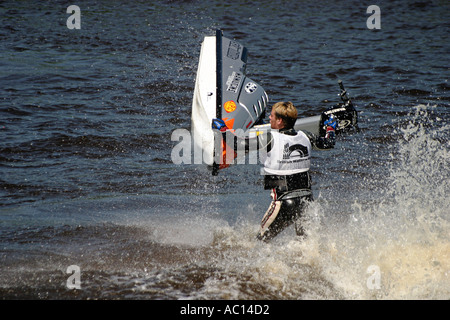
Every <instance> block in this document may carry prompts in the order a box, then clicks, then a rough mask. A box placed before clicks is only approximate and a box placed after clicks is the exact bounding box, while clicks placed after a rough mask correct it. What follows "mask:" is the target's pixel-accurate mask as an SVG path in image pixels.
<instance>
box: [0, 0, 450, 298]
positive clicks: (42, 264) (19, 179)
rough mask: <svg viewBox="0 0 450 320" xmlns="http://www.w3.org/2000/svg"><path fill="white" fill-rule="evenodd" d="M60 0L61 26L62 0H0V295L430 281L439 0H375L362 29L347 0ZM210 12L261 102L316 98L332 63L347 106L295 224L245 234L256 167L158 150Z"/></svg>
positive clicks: (437, 183) (259, 210) (181, 294)
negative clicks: (349, 125) (296, 228)
mask: <svg viewBox="0 0 450 320" xmlns="http://www.w3.org/2000/svg"><path fill="white" fill-rule="evenodd" d="M70 4H75V5H78V6H79V7H80V10H81V29H79V30H77V29H73V30H70V29H68V28H67V26H66V20H67V19H68V17H69V16H70V14H67V13H66V9H67V7H68V6H69V4H68V3H67V2H66V1H44V2H40V3H39V4H36V3H35V2H34V1H3V2H2V3H0V17H1V29H0V40H1V42H0V46H1V48H0V52H1V54H0V57H1V59H0V70H1V71H0V84H1V85H0V92H1V94H0V217H1V222H0V261H1V264H0V296H1V297H2V298H3V299H12V298H20V299H25V298H31V299H112V298H114V299H190V298H192V299H385V298H388V299H410V298H419V299H448V298H449V297H450V279H449V275H448V274H449V269H450V264H449V263H450V256H449V252H450V237H449V234H450V232H449V231H450V225H449V222H450V221H449V215H448V207H449V206H450V203H449V197H448V194H449V191H450V190H449V187H448V183H447V181H448V178H449V169H448V164H449V158H450V157H449V139H448V136H449V127H450V123H449V120H448V119H449V115H450V102H449V101H450V94H449V88H450V85H449V83H448V78H449V67H450V65H449V52H450V45H449V43H450V41H449V27H450V24H449V23H448V21H450V5H449V4H448V2H447V1H416V2H414V1H378V2H377V3H376V5H378V6H379V7H380V9H381V29H379V30H370V29H368V28H367V25H366V21H367V19H368V18H369V17H370V14H368V13H366V10H367V7H368V6H369V5H371V4H375V3H370V2H367V3H361V2H360V1H344V2H339V3H338V2H335V1H281V2H274V1H259V2H256V3H255V2H241V1H239V2H238V1H227V2H223V1H207V2H206V1H205V2H203V1H133V2H130V1H95V2H94V1H80V2H77V3H70ZM217 28H221V29H222V30H223V32H224V35H225V36H226V37H228V38H233V39H236V40H237V41H239V42H240V43H242V44H243V45H245V46H246V47H247V48H248V51H249V58H248V66H247V73H248V76H249V77H251V78H252V79H254V80H255V81H257V82H258V83H260V84H261V85H262V86H263V87H264V89H265V90H266V91H267V93H268V95H269V98H270V102H271V103H274V102H276V101H279V100H291V101H293V102H294V104H296V105H297V107H298V110H299V116H301V117H303V116H312V115H318V114H320V112H321V111H323V110H324V109H325V108H327V107H328V106H330V105H333V104H335V103H336V102H338V96H337V93H338V89H339V88H338V85H337V81H338V79H342V80H343V82H344V84H345V85H346V87H347V89H348V91H349V93H350V95H351V97H352V98H353V99H354V103H355V104H356V107H357V109H358V110H359V118H360V128H361V131H360V132H359V133H357V134H352V135H349V136H345V137H341V138H340V139H339V141H338V143H337V146H336V148H335V149H334V150H332V151H329V152H322V153H321V152H316V153H315V154H314V156H313V167H312V172H313V182H314V185H313V188H314V196H315V198H316V202H315V203H314V205H313V206H311V208H310V209H309V211H308V212H307V213H306V215H305V226H306V229H307V233H308V238H307V239H306V240H305V241H303V242H299V241H298V240H296V239H295V236H294V233H293V230H287V231H286V232H285V233H283V234H282V235H280V236H279V237H278V238H277V239H276V240H275V241H274V242H273V243H270V244H261V243H258V242H257V241H256V240H255V234H256V232H257V230H258V224H259V221H260V219H261V217H262V215H263V213H264V212H265V210H266V209H267V206H268V205H269V202H270V198H269V194H268V192H267V191H264V190H263V188H262V184H261V182H262V179H261V176H260V175H259V166H258V165H246V166H245V165H244V166H234V167H231V168H228V169H226V170H225V171H223V172H221V173H220V174H219V175H218V176H217V177H213V176H211V175H210V172H209V171H208V170H207V169H206V168H205V167H204V166H202V165H175V164H173V162H172V160H171V151H172V148H173V147H174V145H175V144H176V142H173V141H171V134H172V132H173V131H174V130H175V129H178V128H185V129H190V112H191V104H192V96H193V89H194V84H195V75H196V71H197V63H198V55H199V52H200V45H201V42H202V40H203V37H204V36H206V35H213V34H214V31H215V29H217ZM71 265H76V266H79V268H80V271H81V277H80V282H81V287H80V288H79V289H69V288H68V286H67V279H68V278H69V276H70V274H69V273H66V271H67V268H68V267H69V266H71ZM371 266H376V267H378V269H377V270H379V273H378V275H379V278H378V279H379V286H375V287H374V286H371V285H369V284H368V279H369V278H370V277H371V273H370V272H368V270H372V269H370V268H369V267H371ZM370 279H372V278H370Z"/></svg>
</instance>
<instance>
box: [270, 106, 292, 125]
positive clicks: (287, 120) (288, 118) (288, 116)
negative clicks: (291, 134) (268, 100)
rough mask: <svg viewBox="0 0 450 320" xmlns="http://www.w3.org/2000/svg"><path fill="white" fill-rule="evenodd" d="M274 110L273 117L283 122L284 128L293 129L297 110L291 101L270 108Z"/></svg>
mask: <svg viewBox="0 0 450 320" xmlns="http://www.w3.org/2000/svg"><path fill="white" fill-rule="evenodd" d="M272 109H273V110H275V116H276V117H277V118H281V119H282V120H283V124H284V127H285V128H287V129H290V128H293V127H294V124H295V121H296V120H297V108H296V107H295V106H294V104H293V103H292V102H291V101H287V102H285V101H280V102H277V103H275V104H274V105H273V106H272Z"/></svg>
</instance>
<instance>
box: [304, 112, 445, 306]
mask: <svg viewBox="0 0 450 320" xmlns="http://www.w3.org/2000/svg"><path fill="white" fill-rule="evenodd" d="M433 111H434V108H433V107H429V106H423V105H419V106H416V107H415V110H414V112H413V113H412V114H410V120H409V122H408V123H407V124H406V126H403V127H402V126H400V127H399V129H398V130H397V132H396V133H397V134H398V135H400V139H399V140H398V141H399V142H398V144H397V145H395V150H394V151H393V153H392V154H391V158H392V161H391V163H390V165H389V166H390V169H389V176H388V177H387V179H386V184H385V190H383V192H381V191H380V192H379V194H376V193H374V194H372V199H370V201H367V200H365V201H362V200H360V199H358V198H355V199H353V204H352V205H351V206H350V208H349V214H348V215H345V217H341V219H331V220H328V219H325V217H324V216H323V212H326V211H327V210H329V209H330V208H329V206H330V205H331V204H330V203H328V202H327V201H325V200H323V201H321V202H319V203H317V204H315V206H314V208H313V209H312V210H311V211H310V212H309V221H308V224H309V226H308V227H309V230H310V234H311V237H310V238H309V240H308V242H309V243H308V246H309V252H307V253H306V256H309V259H310V260H311V261H310V263H312V262H315V263H317V264H318V265H319V266H320V268H321V269H322V272H323V275H324V276H325V277H326V278H327V279H329V280H330V281H331V282H332V283H333V284H334V285H335V286H336V287H338V288H340V290H342V292H343V295H344V296H345V297H346V298H348V299H448V298H449V297H450V224H449V217H448V208H449V206H450V202H449V198H448V194H449V191H450V190H449V185H448V183H447V182H446V180H448V173H449V170H448V162H449V152H448V150H449V141H448V138H447V137H448V134H449V125H448V123H446V122H445V121H443V120H442V119H440V118H439V117H435V116H434V112H433ZM374 268H375V270H377V272H378V273H377V274H374V273H373V270H374ZM374 276H376V277H377V278H376V279H375V280H377V281H378V283H375V284H377V285H374V283H373V282H372V283H371V282H370V281H373V280H374Z"/></svg>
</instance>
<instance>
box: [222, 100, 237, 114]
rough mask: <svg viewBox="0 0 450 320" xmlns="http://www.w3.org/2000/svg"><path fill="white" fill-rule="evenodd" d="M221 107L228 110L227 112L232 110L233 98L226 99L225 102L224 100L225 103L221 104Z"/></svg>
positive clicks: (234, 106)
mask: <svg viewBox="0 0 450 320" xmlns="http://www.w3.org/2000/svg"><path fill="white" fill-rule="evenodd" d="M223 108H224V109H225V111H226V112H228V113H230V112H233V111H234V110H236V103H234V101H233V100H230V101H227V102H225V104H224V105H223Z"/></svg>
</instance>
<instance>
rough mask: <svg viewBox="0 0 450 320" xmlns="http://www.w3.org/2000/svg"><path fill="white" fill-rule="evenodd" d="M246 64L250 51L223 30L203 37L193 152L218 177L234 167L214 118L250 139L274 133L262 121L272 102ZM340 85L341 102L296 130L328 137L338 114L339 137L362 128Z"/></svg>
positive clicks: (302, 121)
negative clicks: (198, 153)
mask: <svg viewBox="0 0 450 320" xmlns="http://www.w3.org/2000/svg"><path fill="white" fill-rule="evenodd" d="M246 65H247V49H246V48H245V47H244V46H242V45H241V44H239V43H238V42H236V41H234V40H230V39H228V38H226V37H224V36H223V34H222V31H221V30H216V34H215V36H206V37H205V38H204V40H203V43H202V46H201V51H200V58H199V64H198V70H197V76H196V81H195V89H194V98H193V103H192V116H191V134H192V137H193V143H194V148H196V150H201V154H202V161H203V163H205V164H206V165H208V166H210V167H211V168H212V173H213V174H214V175H215V174H217V172H218V170H219V169H222V168H225V167H227V166H229V164H227V161H224V159H225V157H226V154H225V153H226V149H227V148H226V146H225V142H224V141H223V139H222V138H221V136H220V134H217V132H215V131H214V130H213V129H212V126H211V124H212V121H213V119H222V120H223V121H224V122H225V124H226V126H227V128H228V129H229V130H230V131H231V132H238V133H239V134H242V133H243V134H245V135H248V136H249V137H252V136H255V135H257V134H259V133H262V132H264V131H268V130H270V124H268V123H267V124H264V123H263V120H264V117H265V110H266V107H267V104H268V102H269V98H268V96H267V94H266V92H265V91H264V89H263V88H262V87H261V86H260V85H259V84H257V83H256V82H255V81H253V80H252V79H250V78H248V77H247V76H246ZM339 85H340V87H341V94H340V96H341V99H342V101H343V103H342V104H340V105H337V106H333V107H331V108H329V109H328V110H327V111H325V112H323V113H322V114H321V115H317V116H313V117H306V118H299V119H297V121H296V123H295V126H294V128H295V129H296V130H305V131H309V132H311V133H313V134H316V135H325V128H324V121H326V120H327V119H328V118H329V116H330V115H331V114H333V115H334V116H335V117H336V118H337V120H338V127H337V129H336V133H339V132H342V131H345V130H347V129H350V128H352V129H355V128H356V129H357V119H358V118H357V112H356V110H355V108H354V107H353V104H352V102H351V100H350V99H349V98H348V95H347V93H346V91H345V89H344V86H343V84H342V81H339ZM238 129H239V130H238ZM222 160H223V161H222Z"/></svg>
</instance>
